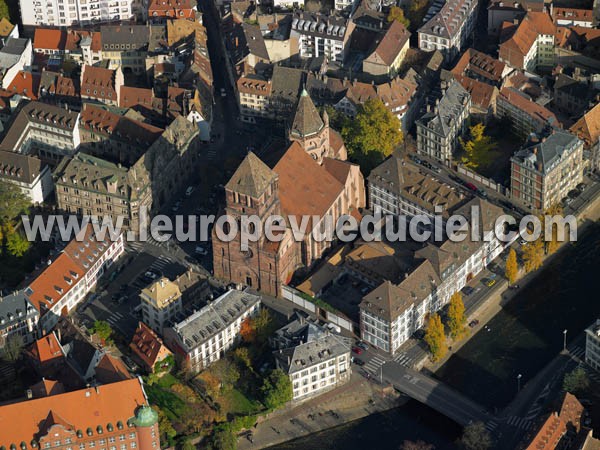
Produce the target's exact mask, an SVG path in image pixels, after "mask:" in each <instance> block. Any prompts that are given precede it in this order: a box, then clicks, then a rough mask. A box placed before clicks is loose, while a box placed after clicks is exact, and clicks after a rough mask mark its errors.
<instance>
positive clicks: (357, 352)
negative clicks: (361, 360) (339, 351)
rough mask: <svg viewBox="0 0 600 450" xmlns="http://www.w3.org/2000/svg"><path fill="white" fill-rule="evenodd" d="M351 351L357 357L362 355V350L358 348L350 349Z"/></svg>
mask: <svg viewBox="0 0 600 450" xmlns="http://www.w3.org/2000/svg"><path fill="white" fill-rule="evenodd" d="M352 351H353V352H354V353H356V354H357V355H360V354H361V353H362V349H361V348H358V347H352Z"/></svg>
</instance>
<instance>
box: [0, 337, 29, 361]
mask: <svg viewBox="0 0 600 450" xmlns="http://www.w3.org/2000/svg"><path fill="white" fill-rule="evenodd" d="M23 347H24V343H23V338H22V337H21V336H20V335H18V334H11V335H10V336H8V337H7V338H6V341H5V342H4V347H2V359H4V360H5V361H9V362H15V361H17V360H18V359H19V358H20V357H21V352H22V351H23Z"/></svg>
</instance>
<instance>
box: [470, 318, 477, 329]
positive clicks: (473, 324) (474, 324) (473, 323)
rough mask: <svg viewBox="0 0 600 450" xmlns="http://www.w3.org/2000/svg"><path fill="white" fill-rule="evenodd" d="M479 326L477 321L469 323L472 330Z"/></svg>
mask: <svg viewBox="0 0 600 450" xmlns="http://www.w3.org/2000/svg"><path fill="white" fill-rule="evenodd" d="M477 325H479V320H477V319H474V320H471V321H470V322H469V326H470V327H471V328H473V327H476V326H477Z"/></svg>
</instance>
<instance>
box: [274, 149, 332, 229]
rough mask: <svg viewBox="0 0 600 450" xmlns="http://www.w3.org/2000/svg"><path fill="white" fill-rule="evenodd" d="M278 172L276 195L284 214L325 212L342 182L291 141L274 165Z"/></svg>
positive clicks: (318, 213) (298, 216) (299, 214)
mask: <svg viewBox="0 0 600 450" xmlns="http://www.w3.org/2000/svg"><path fill="white" fill-rule="evenodd" d="M273 170H274V171H275V173H277V174H278V175H279V199H280V202H281V209H282V210H283V212H284V214H286V215H295V216H296V217H297V218H298V220H300V217H301V216H303V215H306V216H311V215H313V214H314V215H318V216H321V217H323V216H325V214H326V213H327V211H328V210H329V208H331V206H332V205H333V203H334V202H335V200H336V199H337V198H338V196H339V195H340V193H341V192H342V190H343V187H344V186H343V185H342V184H341V183H340V182H339V181H338V180H337V179H336V178H335V177H334V176H333V175H331V174H330V173H329V172H327V170H325V168H324V167H323V166H321V165H319V163H317V162H316V161H315V160H314V159H312V158H311V156H310V155H309V154H308V153H307V152H306V151H305V150H304V149H303V148H302V146H301V145H300V144H299V143H298V142H293V143H292V145H290V147H289V148H288V150H287V151H286V152H285V154H284V155H283V156H282V158H281V159H280V160H279V162H278V163H277V165H276V166H275V167H274V169H273Z"/></svg>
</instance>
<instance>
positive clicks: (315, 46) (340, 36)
mask: <svg viewBox="0 0 600 450" xmlns="http://www.w3.org/2000/svg"><path fill="white" fill-rule="evenodd" d="M353 29H354V23H353V22H352V21H351V20H348V19H344V18H343V17H340V16H337V15H325V14H319V13H308V12H301V11H300V12H295V13H294V15H293V18H292V30H291V34H290V37H291V38H297V39H298V45H299V49H300V56H301V57H302V58H312V57H315V58H317V57H319V56H325V57H326V58H327V60H328V61H331V62H334V61H335V62H337V63H340V64H341V63H343V62H344V59H345V58H346V55H347V53H348V50H349V47H350V36H351V35H352V31H353Z"/></svg>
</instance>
